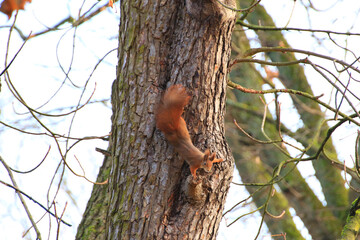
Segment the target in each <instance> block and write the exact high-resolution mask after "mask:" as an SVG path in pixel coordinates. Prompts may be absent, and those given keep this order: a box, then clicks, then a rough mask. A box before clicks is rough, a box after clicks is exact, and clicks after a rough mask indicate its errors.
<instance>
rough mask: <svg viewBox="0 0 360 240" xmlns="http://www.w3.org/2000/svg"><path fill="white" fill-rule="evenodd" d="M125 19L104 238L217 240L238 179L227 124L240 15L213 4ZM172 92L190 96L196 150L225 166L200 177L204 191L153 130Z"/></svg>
mask: <svg viewBox="0 0 360 240" xmlns="http://www.w3.org/2000/svg"><path fill="white" fill-rule="evenodd" d="M226 4H228V5H234V4H233V3H229V2H226ZM120 14H121V20H120V21H121V22H120V31H119V34H120V36H119V52H118V57H119V62H118V67H117V79H116V80H115V82H114V84H113V92H112V104H113V116H112V135H111V139H110V144H111V145H112V146H113V147H112V149H111V152H112V159H113V160H112V166H111V172H110V178H109V186H108V187H109V193H108V194H109V195H110V198H109V207H108V214H107V219H106V225H105V231H106V232H105V234H106V238H107V239H215V237H216V234H217V231H218V226H219V223H220V220H221V217H222V210H223V207H224V203H225V198H226V194H227V191H228V188H229V184H230V181H231V179H232V172H233V159H232V156H231V153H230V149H229V147H228V145H227V143H226V141H225V137H224V114H225V90H226V73H227V65H228V61H229V55H230V41H231V33H232V29H233V26H234V20H235V14H234V13H233V12H232V11H230V10H227V9H226V8H224V7H222V6H221V5H220V4H219V3H218V2H217V1H215V0H203V1H197V0H194V1H191V0H188V1H175V0H173V1H154V0H150V1H121V6H120ZM174 83H176V84H182V85H184V86H186V87H187V88H188V91H189V93H190V94H191V95H192V98H191V101H190V104H189V106H188V107H187V109H185V120H186V122H187V125H188V128H189V132H190V135H191V136H192V140H193V142H194V145H195V146H197V147H198V148H199V149H201V150H205V149H206V148H209V149H211V151H213V152H216V154H217V157H221V158H223V159H224V160H225V161H224V162H222V163H220V164H216V165H215V167H214V168H213V170H212V171H211V173H205V172H204V171H202V170H200V171H198V173H197V175H198V178H199V180H200V181H199V183H198V184H194V182H193V181H192V177H191V176H189V175H190V171H189V167H188V165H187V164H186V163H185V162H184V160H183V159H180V158H179V156H178V155H177V154H175V152H174V149H173V147H172V146H170V145H169V144H168V143H167V142H166V140H165V138H164V136H163V134H162V133H161V132H160V131H159V130H157V129H156V128H155V118H154V111H155V109H156V105H157V103H158V101H159V99H160V96H161V94H162V93H163V91H164V90H165V89H166V87H168V86H170V85H172V84H174Z"/></svg>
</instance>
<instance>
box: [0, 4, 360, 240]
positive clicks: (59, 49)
mask: <svg viewBox="0 0 360 240" xmlns="http://www.w3.org/2000/svg"><path fill="white" fill-rule="evenodd" d="M293 2H294V1H280V0H271V1H270V0H263V1H262V2H261V4H263V5H264V6H265V7H266V9H267V10H268V11H269V13H270V14H271V15H272V16H274V21H275V22H276V24H277V26H279V27H281V26H285V25H286V24H287V22H289V24H288V26H289V27H301V28H307V27H311V28H314V29H325V30H326V29H331V30H334V31H341V32H346V31H351V32H357V33H360V24H356V23H357V22H359V19H358V18H359V17H358V15H359V14H358V11H359V10H358V9H360V6H359V5H360V2H359V1H355V0H354V1H343V3H341V4H336V5H334V6H333V3H335V1H323V2H322V3H317V4H323V5H316V7H317V8H318V9H320V10H326V11H319V12H315V11H313V10H308V11H309V12H310V14H309V15H310V16H311V20H310V21H309V20H308V19H309V18H308V15H307V11H306V9H305V8H304V7H302V5H301V2H300V1H295V7H294V5H293ZM303 2H304V3H305V4H308V2H307V1H303ZM95 3H97V1H85V2H84V3H83V1H80V0H73V1H69V2H68V1H65V0H63V1H45V0H34V1H32V3H31V4H27V6H26V9H25V11H20V12H19V15H18V18H17V20H16V26H18V27H19V28H20V29H21V31H22V32H23V34H24V35H29V34H30V33H32V34H34V33H37V32H39V31H43V30H44V29H47V28H48V27H51V26H54V25H55V24H57V23H58V22H59V21H60V20H62V19H66V18H67V17H68V16H72V17H74V18H76V17H77V16H78V15H79V12H78V11H79V9H80V8H81V6H82V5H83V4H84V5H83V7H82V9H85V10H86V9H89V8H90V7H91V6H93V4H95ZM105 3H106V1H100V2H99V3H98V5H99V6H101V5H104V4H105ZM330 6H332V8H330ZM95 8H96V7H95ZM328 8H329V10H327V9H328ZM292 9H294V10H293V11H292ZM339 9H341V11H339ZM83 12H84V11H83ZM291 12H292V13H291ZM345 13H346V14H345ZM13 21H14V16H13V17H12V18H11V19H10V20H8V19H7V16H6V15H4V14H0V43H1V44H0V69H3V66H4V64H5V60H4V59H5V55H6V43H7V42H8V37H9V28H7V27H3V26H10V25H11V24H12V23H13ZM118 25H119V11H118V6H117V5H115V8H114V9H111V8H108V9H106V10H105V11H104V12H102V13H100V14H99V15H98V16H96V18H94V19H93V20H90V21H88V22H86V23H84V24H83V25H82V26H81V27H79V28H77V29H76V32H75V30H74V29H72V28H71V26H70V24H65V25H64V26H62V27H61V30H58V31H54V32H51V33H48V34H44V35H42V36H39V37H36V38H33V39H30V40H29V41H27V42H26V44H25V46H24V48H23V49H22V50H21V52H20V54H19V55H18V56H17V58H16V60H15V61H14V62H13V64H12V65H11V67H10V68H9V73H10V77H11V80H12V82H13V84H14V85H15V86H16V89H17V91H18V92H19V93H20V94H21V97H22V98H23V99H24V100H25V101H26V103H27V104H28V105H30V106H32V107H33V108H39V107H41V108H39V110H40V111H42V112H46V113H51V114H59V113H61V112H68V111H71V110H72V109H73V108H74V106H76V105H77V104H78V102H79V101H80V105H81V104H84V103H85V102H86V101H87V100H88V99H89V98H90V97H91V100H90V101H91V104H88V105H87V106H85V107H84V108H83V109H82V110H81V111H79V112H78V113H77V114H76V116H75V118H74V119H72V116H69V117H61V118H60V117H47V118H45V117H42V118H41V121H43V122H44V123H46V125H47V126H49V127H50V128H51V130H53V131H55V132H57V133H59V134H64V135H67V134H68V133H69V126H72V127H71V135H72V136H75V137H84V136H104V135H107V134H108V133H109V132H110V124H111V121H110V117H111V105H110V102H109V98H110V94H111V84H112V82H113V80H114V79H115V77H116V76H115V66H116V62H117V59H116V50H115V51H114V49H116V47H117V31H118ZM74 33H76V41H75V42H74V41H73V39H74ZM247 34H248V35H249V36H251V34H253V33H251V31H248V32H247ZM284 34H285V37H286V38H287V40H288V41H289V43H290V45H291V46H292V47H294V48H299V49H307V50H309V51H315V52H318V53H323V54H330V55H331V56H333V57H337V58H339V59H343V58H346V59H351V56H345V55H344V51H343V50H342V49H341V48H339V47H337V46H335V45H334V43H332V42H330V41H322V43H321V44H320V40H323V39H324V38H326V37H327V36H326V35H324V34H315V37H316V38H314V37H312V36H311V34H309V33H299V32H293V31H291V32H285V33H284ZM334 38H336V39H337V41H338V42H339V43H341V44H342V45H344V46H345V45H346V46H347V47H349V48H350V49H353V50H354V51H355V52H360V49H359V48H360V45H359V44H357V42H359V39H358V38H359V37H352V38H347V37H346V36H334ZM299 39H301V41H299ZM22 44H23V41H22V39H21V38H20V37H19V35H18V34H17V33H16V32H13V33H12V35H11V41H10V47H9V57H8V62H9V60H10V59H11V58H12V57H13V56H14V54H15V53H16V52H17V51H18V50H19V48H20V46H21V45H22ZM74 44H75V47H74ZM252 44H253V46H256V41H254V42H253V43H252ZM107 54H108V55H107ZM105 55H106V57H105V58H104V60H103V61H101V63H100V64H99V60H100V59H101V58H103V57H104V56H105ZM260 57H261V56H260ZM299 57H301V56H299ZM318 61H319V62H321V63H322V64H327V65H329V67H332V64H333V63H329V62H322V61H320V60H318ZM70 66H71V69H70V70H71V71H70V73H69V75H68V76H69V78H70V79H71V81H72V82H73V83H74V84H75V85H76V87H74V86H73V85H72V84H71V83H69V81H66V83H65V84H63V82H64V79H65V76H66V74H65V73H66V72H67V71H68V70H69V67H70ZM62 69H63V70H62ZM306 74H307V76H308V77H309V79H311V85H312V87H313V91H314V93H315V95H320V94H322V93H325V94H328V93H329V92H331V90H332V89H331V88H330V87H329V88H327V87H326V85H327V84H325V83H324V82H323V80H322V79H321V78H319V76H317V75H316V73H314V72H313V71H311V69H309V68H306ZM1 81H2V90H1V92H0V111H1V112H0V121H3V122H5V123H8V124H12V125H15V126H17V127H18V128H21V129H26V130H27V131H31V132H37V133H43V132H45V130H44V129H42V128H41V126H40V125H39V124H38V123H36V122H35V121H33V120H31V118H30V116H29V115H28V114H24V113H25V112H26V109H25V108H24V106H22V104H20V103H19V102H18V101H17V100H16V99H15V98H14V97H13V96H12V94H11V92H10V91H9V89H8V88H7V86H6V84H5V82H4V78H3V77H1ZM85 84H86V86H87V87H86V89H85V91H84V92H83V90H84V86H85ZM277 84H279V86H281V84H280V83H277ZM355 86H356V85H355ZM353 88H354V89H356V87H353ZM59 89H60V90H59ZM358 89H360V88H358ZM92 94H93V95H92ZM359 95H360V92H359ZM53 96H54V97H53ZM329 97H330V95H325V98H329ZM49 99H50V101H49ZM280 100H281V101H283V102H284V103H286V102H289V98H288V97H287V96H286V95H282V96H281V99H280ZM268 101H271V97H270V98H269V99H268ZM329 101H330V100H329ZM270 107H271V106H270ZM291 109H292V108H291V106H289V111H288V112H284V114H286V115H287V116H291V119H293V122H291V123H290V125H289V127H293V126H298V124H299V123H298V122H296V121H297V120H296V119H298V117H297V116H296V112H294V111H293V110H291ZM284 111H286V109H284ZM329 114H330V113H329ZM355 133H356V129H354V128H353V127H351V126H344V127H343V128H342V129H341V131H338V132H335V135H334V136H335V138H336V139H337V140H336V141H335V142H336V146H337V149H341V151H340V150H339V156H340V160H345V159H346V160H347V161H348V159H350V155H351V154H353V149H354V139H355V137H356V135H355ZM71 143H73V141H72V142H70V144H71ZM49 146H51V150H50V152H49V155H48V157H47V158H46V160H45V161H44V163H43V164H42V165H41V166H40V167H39V168H37V169H36V170H35V171H33V172H31V173H29V174H15V179H16V180H17V183H18V185H19V186H20V188H21V189H22V190H24V191H25V192H26V193H27V194H29V195H30V196H32V197H33V198H34V199H36V200H37V201H39V202H41V203H42V204H44V205H46V202H47V201H51V200H52V199H53V198H54V196H56V210H57V211H58V212H61V211H62V210H63V209H64V208H65V206H66V211H65V214H64V218H63V219H64V220H66V221H68V222H69V223H71V224H72V225H73V227H71V228H69V227H66V226H62V227H61V230H62V231H61V238H62V239H73V238H74V236H75V233H76V228H77V225H78V224H79V222H80V220H81V214H82V212H83V210H84V209H85V206H86V203H87V200H88V198H89V196H90V193H91V189H92V184H91V183H89V182H87V181H85V180H84V179H83V178H79V177H76V176H74V175H73V174H71V173H70V172H69V171H65V173H64V174H65V177H64V179H65V180H64V184H63V185H62V186H61V187H60V190H59V191H58V192H57V183H58V182H59V179H60V177H61V171H57V167H58V165H59V163H60V158H59V151H58V150H57V148H56V145H55V144H54V140H53V139H51V138H49V137H46V136H34V135H27V134H22V133H19V132H17V131H14V130H9V129H7V128H5V127H4V126H1V125H0V156H1V157H2V158H3V159H4V160H5V161H6V162H7V164H8V165H10V166H12V167H13V168H15V169H19V170H22V171H25V170H29V169H32V168H33V167H34V166H35V165H36V164H37V163H39V162H40V161H41V160H42V159H43V158H44V156H45V155H46V153H47V151H48V149H49ZM65 146H66V142H65V141H62V142H61V149H62V151H63V150H64V149H65ZM95 147H100V148H103V149H106V147H107V142H104V141H102V140H92V141H83V142H80V143H79V144H76V145H75V147H74V148H73V149H72V150H71V151H70V152H69V154H68V163H69V165H70V166H71V167H72V169H73V170H74V171H75V172H78V173H82V171H83V169H84V171H85V175H86V177H87V178H89V179H91V180H93V181H95V179H96V176H97V172H98V168H99V167H100V166H101V163H102V159H103V156H102V155H101V154H100V153H98V152H96V151H94V149H95ZM294 154H296V153H294ZM79 162H80V163H81V166H80V164H79ZM348 162H349V164H350V165H351V162H350V161H348ZM299 168H300V170H301V172H302V174H303V175H304V176H306V177H307V180H308V181H311V182H312V184H311V185H312V186H314V187H313V188H314V191H315V192H317V194H318V195H319V196H321V194H322V193H321V188H320V187H319V184H318V183H317V181H316V179H314V177H313V169H312V166H311V163H304V164H300V165H299ZM60 170H61V169H60ZM55 173H56V174H55ZM54 174H55V177H54V178H53V179H52V177H53V176H54ZM0 180H2V181H4V182H7V183H10V179H9V178H8V175H7V172H6V170H5V169H4V168H3V167H2V166H0ZM240 181H241V179H240V177H239V175H238V173H237V172H236V171H235V173H234V182H240ZM49 186H51V188H49ZM0 192H1V194H0V219H1V220H0V232H1V233H2V237H3V238H4V239H21V235H22V234H23V232H24V231H25V230H26V229H27V228H28V227H30V226H31V225H30V222H29V221H28V219H27V217H26V214H25V212H24V209H23V208H22V205H21V203H20V202H19V200H18V197H17V195H16V194H15V193H14V191H13V190H12V189H10V188H8V187H6V186H3V185H2V184H0ZM247 195H248V193H247V192H246V190H245V188H244V187H238V186H232V187H231V188H230V192H229V197H228V200H227V204H226V209H229V208H230V207H231V206H233V204H235V203H236V202H238V201H239V200H242V199H243V198H244V197H246V196H247ZM320 198H321V197H320ZM26 202H27V204H28V205H29V207H30V210H31V212H32V213H33V215H34V218H35V219H40V218H41V217H42V216H43V214H44V211H43V210H42V209H41V208H40V207H39V206H37V205H36V204H34V203H33V202H31V201H29V200H26ZM52 210H53V211H54V210H55V209H54V208H52ZM251 210H254V206H253V205H251V204H250V205H247V206H246V207H239V208H237V209H236V211H234V212H232V213H231V214H229V215H227V216H226V217H225V218H224V220H223V221H222V223H221V226H220V231H219V234H218V239H224V240H225V239H234V236H236V235H237V234H238V233H239V232H241V233H242V236H243V238H242V239H244V240H247V239H253V238H254V236H255V235H256V231H257V228H258V226H259V214H258V213H256V214H253V215H249V216H246V217H244V218H243V219H242V220H240V221H238V222H237V223H236V224H234V225H233V226H232V227H229V228H227V227H226V224H228V223H230V222H231V221H232V220H233V219H235V218H236V217H238V216H239V215H241V214H244V213H247V212H249V211H251ZM51 221H52V224H51V226H49V217H48V216H47V215H46V216H45V217H44V218H43V219H42V220H41V221H40V222H39V224H38V225H39V228H40V229H41V231H42V232H43V233H44V236H43V237H44V238H47V235H48V232H49V230H48V229H49V228H51V230H50V236H51V237H50V239H54V238H53V237H54V236H55V235H54V234H56V224H55V222H54V221H53V220H51ZM296 221H297V224H298V227H299V228H300V229H301V230H302V231H303V233H304V236H306V237H307V239H310V237H309V235H307V230H306V229H304V228H303V227H301V221H300V220H299V219H298V218H296ZM34 236H35V235H34V231H33V230H30V232H29V233H28V235H26V237H25V239H34ZM260 239H265V240H268V239H271V237H270V234H269V233H268V232H267V229H266V227H264V228H263V229H262V232H261V238H260Z"/></svg>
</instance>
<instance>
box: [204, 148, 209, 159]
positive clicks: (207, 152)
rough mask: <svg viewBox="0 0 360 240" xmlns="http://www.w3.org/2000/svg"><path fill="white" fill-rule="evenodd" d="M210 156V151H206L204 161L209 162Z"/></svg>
mask: <svg viewBox="0 0 360 240" xmlns="http://www.w3.org/2000/svg"><path fill="white" fill-rule="evenodd" d="M209 155H210V151H209V149H206V150H205V152H204V160H207V159H208V158H209Z"/></svg>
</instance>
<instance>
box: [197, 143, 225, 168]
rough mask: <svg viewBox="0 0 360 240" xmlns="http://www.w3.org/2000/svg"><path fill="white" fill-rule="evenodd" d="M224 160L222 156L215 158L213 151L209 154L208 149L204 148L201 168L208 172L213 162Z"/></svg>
mask: <svg viewBox="0 0 360 240" xmlns="http://www.w3.org/2000/svg"><path fill="white" fill-rule="evenodd" d="M222 161H224V160H223V159H222V158H216V154H215V153H211V154H210V150H209V149H206V150H205V152H204V160H203V163H202V168H203V169H205V171H206V172H210V171H211V168H212V166H213V164H214V163H217V162H222Z"/></svg>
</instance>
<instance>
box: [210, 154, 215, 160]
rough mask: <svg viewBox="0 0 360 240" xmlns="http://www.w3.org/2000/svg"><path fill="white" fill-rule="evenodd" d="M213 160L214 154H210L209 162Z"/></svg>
mask: <svg viewBox="0 0 360 240" xmlns="http://www.w3.org/2000/svg"><path fill="white" fill-rule="evenodd" d="M214 159H215V153H212V154H211V155H210V157H209V160H210V161H213V160H214Z"/></svg>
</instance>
